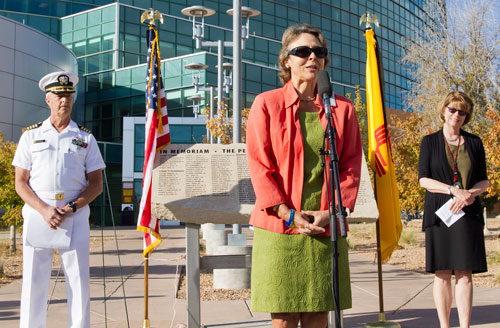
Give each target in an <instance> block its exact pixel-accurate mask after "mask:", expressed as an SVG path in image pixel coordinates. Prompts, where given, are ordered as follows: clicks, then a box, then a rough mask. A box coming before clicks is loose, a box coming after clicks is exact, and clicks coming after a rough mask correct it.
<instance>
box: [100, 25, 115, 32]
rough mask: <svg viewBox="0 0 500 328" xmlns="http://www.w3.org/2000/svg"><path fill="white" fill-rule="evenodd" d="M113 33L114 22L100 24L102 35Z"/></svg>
mask: <svg viewBox="0 0 500 328" xmlns="http://www.w3.org/2000/svg"><path fill="white" fill-rule="evenodd" d="M109 33H115V22H110V23H104V24H102V34H109Z"/></svg>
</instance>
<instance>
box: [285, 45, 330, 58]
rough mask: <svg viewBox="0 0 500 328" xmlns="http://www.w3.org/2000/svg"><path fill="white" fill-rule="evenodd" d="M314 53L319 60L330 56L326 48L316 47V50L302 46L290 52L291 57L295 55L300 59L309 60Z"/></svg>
mask: <svg viewBox="0 0 500 328" xmlns="http://www.w3.org/2000/svg"><path fill="white" fill-rule="evenodd" d="M312 52H314V54H315V55H316V57H318V58H325V57H326V56H328V49H327V48H325V47H314V48H309V47H307V46H300V47H296V48H293V49H292V50H290V51H289V52H288V54H289V55H294V56H297V57H300V58H308V57H309V56H310V55H311V53H312Z"/></svg>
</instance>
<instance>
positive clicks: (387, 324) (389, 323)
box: [363, 313, 401, 328]
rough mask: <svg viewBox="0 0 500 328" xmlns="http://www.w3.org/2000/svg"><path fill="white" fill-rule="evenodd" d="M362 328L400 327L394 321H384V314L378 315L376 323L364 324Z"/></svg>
mask: <svg viewBox="0 0 500 328" xmlns="http://www.w3.org/2000/svg"><path fill="white" fill-rule="evenodd" d="M363 327H364V328H375V327H386V328H401V325H400V324H399V323H397V322H394V321H385V313H379V314H378V321H372V322H368V323H365V325H364V326H363Z"/></svg>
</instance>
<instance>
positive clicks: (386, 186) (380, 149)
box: [365, 29, 402, 262]
mask: <svg viewBox="0 0 500 328" xmlns="http://www.w3.org/2000/svg"><path fill="white" fill-rule="evenodd" d="M365 37H366V55H367V59H366V102H367V115H368V161H369V162H370V166H371V168H372V169H373V171H374V174H375V194H376V197H377V205H378V211H379V213H380V216H379V221H378V223H379V228H380V236H379V238H380V251H381V255H382V262H386V261H387V260H389V258H390V257H391V254H392V251H393V250H394V249H395V248H396V247H397V246H398V241H399V236H400V235H401V230H402V225H401V212H400V209H399V193H398V187H397V185H396V174H395V172H394V163H393V161H392V153H391V141H390V138H389V131H388V129H387V124H386V120H385V107H384V99H383V92H382V87H381V86H382V85H383V79H381V78H380V75H381V74H379V66H380V65H378V62H379V60H378V58H377V53H378V51H377V48H376V47H377V41H376V39H375V32H374V31H373V30H372V29H367V30H366V31H365ZM380 67H381V66H380ZM381 71H382V70H381V69H380V72H381Z"/></svg>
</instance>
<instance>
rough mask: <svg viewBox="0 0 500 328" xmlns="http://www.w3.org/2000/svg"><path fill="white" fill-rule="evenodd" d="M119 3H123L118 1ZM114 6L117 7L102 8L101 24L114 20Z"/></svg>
mask: <svg viewBox="0 0 500 328" xmlns="http://www.w3.org/2000/svg"><path fill="white" fill-rule="evenodd" d="M120 2H123V1H120ZM116 6H117V5H114V6H109V7H106V8H102V21H103V22H109V21H114V20H115V12H116Z"/></svg>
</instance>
